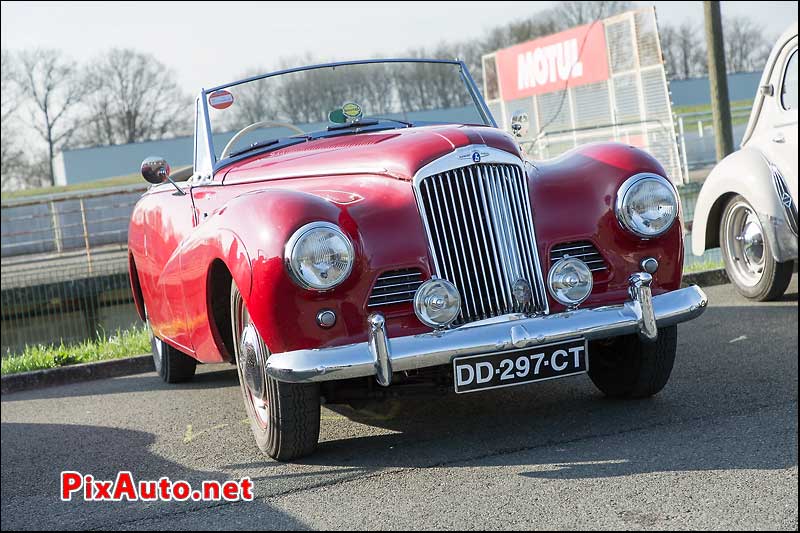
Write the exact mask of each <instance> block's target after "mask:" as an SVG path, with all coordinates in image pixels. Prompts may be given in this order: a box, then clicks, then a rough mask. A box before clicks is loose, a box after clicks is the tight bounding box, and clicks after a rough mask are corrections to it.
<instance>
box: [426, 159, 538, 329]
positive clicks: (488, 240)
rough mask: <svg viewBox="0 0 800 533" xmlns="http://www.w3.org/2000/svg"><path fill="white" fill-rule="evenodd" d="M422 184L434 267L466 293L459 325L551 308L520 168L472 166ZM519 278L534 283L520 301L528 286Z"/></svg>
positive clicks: (526, 188)
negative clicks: (548, 303)
mask: <svg viewBox="0 0 800 533" xmlns="http://www.w3.org/2000/svg"><path fill="white" fill-rule="evenodd" d="M416 186H417V198H418V202H419V204H420V211H421V212H422V217H423V219H424V221H425V223H426V229H427V232H428V240H429V243H430V247H431V252H432V255H433V259H434V262H435V265H434V266H435V269H436V271H437V272H438V275H439V277H441V278H444V279H447V280H448V281H451V282H452V283H453V284H454V285H455V286H456V287H457V288H458V290H459V292H460V294H461V314H460V316H459V318H458V319H457V321H456V324H463V323H465V322H471V321H475V320H481V319H485V318H490V317H494V316H499V315H503V314H508V313H546V312H547V299H546V295H545V289H544V284H543V281H542V275H541V271H540V265H539V259H538V254H537V251H536V238H535V236H534V231H533V216H532V213H531V206H530V201H529V196H528V183H527V179H526V178H525V176H524V175H523V172H522V168H521V167H520V166H518V165H514V164H473V165H470V166H467V167H462V168H458V169H455V170H448V171H445V172H440V173H438V174H434V175H432V176H428V177H425V178H423V179H421V180H419V181H418V182H417V185H416ZM519 280H524V281H525V282H527V286H528V287H530V290H529V291H528V296H529V297H528V298H527V301H526V298H524V297H523V298H521V300H520V299H519V298H518V296H519V295H520V293H521V292H522V294H524V286H525V285H526V284H525V283H522V284H521V286H522V287H523V288H522V289H520V283H519ZM515 286H516V287H517V291H516V294H517V296H515V290H514V289H515Z"/></svg>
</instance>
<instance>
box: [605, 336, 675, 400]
mask: <svg viewBox="0 0 800 533" xmlns="http://www.w3.org/2000/svg"><path fill="white" fill-rule="evenodd" d="M677 347H678V326H670V327H666V328H660V329H659V330H658V339H656V341H655V342H647V341H643V340H641V339H640V338H639V336H638V335H627V336H625V337H617V338H614V339H606V340H602V341H597V342H593V343H592V345H591V347H590V349H589V377H590V378H591V379H592V381H593V382H594V384H595V385H596V386H597V388H598V389H600V390H601V391H602V392H603V393H604V394H605V395H606V396H611V397H613V398H645V397H647V396H652V395H654V394H656V393H658V392H659V391H660V390H661V389H663V388H664V386H665V385H666V384H667V381H669V376H670V374H672V365H673V363H674V362H675V353H676V351H677Z"/></svg>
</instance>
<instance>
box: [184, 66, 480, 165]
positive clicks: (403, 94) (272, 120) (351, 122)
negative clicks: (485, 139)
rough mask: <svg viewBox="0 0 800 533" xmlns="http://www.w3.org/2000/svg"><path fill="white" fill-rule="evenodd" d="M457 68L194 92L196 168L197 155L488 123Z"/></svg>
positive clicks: (359, 72)
mask: <svg viewBox="0 0 800 533" xmlns="http://www.w3.org/2000/svg"><path fill="white" fill-rule="evenodd" d="M463 68H464V67H463V64H461V63H460V62H456V61H427V60H425V61H413V60H391V61H380V62H377V61H375V62H361V63H353V64H336V65H325V66H319V67H312V68H310V69H304V70H299V69H298V70H293V71H284V72H279V73H275V74H268V75H266V77H259V79H250V80H245V81H241V82H236V83H232V84H228V85H224V86H221V87H216V88H214V89H212V90H208V91H205V92H204V93H202V95H201V98H204V99H205V102H202V101H198V106H197V107H198V109H197V111H198V116H197V128H198V130H197V133H198V143H197V145H196V147H195V150H196V164H197V162H199V161H202V162H206V163H207V162H208V160H209V159H211V158H209V157H207V155H208V154H203V153H202V152H211V153H213V154H214V157H213V162H214V163H216V162H218V161H220V160H222V159H234V158H236V156H237V155H242V154H244V153H249V154H252V153H255V152H256V151H259V150H266V149H269V148H273V149H274V148H277V147H281V146H285V144H286V143H290V144H291V143H298V142H308V141H313V140H314V139H317V138H320V137H326V136H331V135H346V134H352V133H356V132H358V131H374V130H380V129H390V128H406V127H410V126H412V125H413V126H420V125H427V124H481V125H491V124H490V122H491V118H490V117H489V116H488V112H487V111H485V107H483V102H482V101H481V100H480V95H479V94H478V93H477V89H474V84H473V83H472V80H471V79H470V78H468V75H463V74H462V69H463ZM203 104H205V105H203ZM206 112H207V113H208V124H209V126H210V128H211V134H212V138H211V139H210V140H211V143H209V144H211V146H210V147H208V148H206V147H207V144H206V143H203V141H202V138H205V137H206V132H205V130H206V126H205V124H204V122H205V121H204V120H203V118H204V113H206ZM245 128H247V129H246V130H245ZM243 130H244V131H243ZM234 136H236V138H234ZM232 139H233V142H232V143H231V140H232ZM229 144H230V146H226V145H229ZM198 152H199V153H198ZM212 164H213V163H212Z"/></svg>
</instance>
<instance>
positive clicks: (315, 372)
mask: <svg viewBox="0 0 800 533" xmlns="http://www.w3.org/2000/svg"><path fill="white" fill-rule="evenodd" d="M651 281H652V278H651V277H650V275H649V274H647V273H638V274H634V275H633V276H631V278H630V280H629V292H630V296H631V299H630V301H628V302H625V303H624V304H622V305H614V306H606V307H598V308H595V309H579V310H570V311H565V312H563V313H558V314H554V315H546V316H527V315H505V316H501V317H496V318H492V319H489V320H483V321H480V322H472V323H469V324H465V325H463V326H461V327H458V328H453V329H445V330H438V331H432V332H430V333H422V334H419V335H410V336H407V337H397V338H394V339H389V337H388V336H387V334H386V323H385V320H384V317H383V315H382V314H380V313H374V314H372V315H370V316H369V319H368V322H369V324H368V325H369V341H368V342H362V343H356V344H348V345H346V346H335V347H332V348H320V349H313V350H297V351H293V352H285V353H280V354H272V355H270V357H269V359H268V360H267V373H268V374H269V375H270V376H272V377H273V378H275V379H277V380H280V381H285V382H289V383H309V382H317V381H329V380H339V379H350V378H358V377H364V376H376V379H377V381H378V383H379V384H381V385H384V386H388V385H390V384H391V381H392V373H393V372H403V371H408V370H416V369H419V368H426V367H430V366H438V365H446V364H449V363H450V361H451V360H452V358H453V357H458V356H464V355H478V354H488V353H493V352H502V351H505V350H511V349H516V348H525V347H529V346H536V345H537V344H547V343H552V342H558V341H562V340H566V339H571V338H575V337H585V338H586V339H588V340H593V339H603V338H608V337H616V336H619V335H628V334H632V333H638V334H639V336H640V337H642V338H643V339H645V340H649V341H654V340H655V339H656V337H657V335H658V328H662V327H666V326H672V325H674V324H678V323H679V322H685V321H687V320H691V319H693V318H697V317H698V316H700V315H701V314H702V313H703V311H705V308H706V305H707V303H708V298H707V297H706V295H705V293H703V291H702V290H701V289H700V288H699V287H697V286H691V287H687V288H685V289H679V290H676V291H673V292H668V293H665V294H660V295H658V296H652V295H651V292H650V283H651Z"/></svg>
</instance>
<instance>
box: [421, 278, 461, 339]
mask: <svg viewBox="0 0 800 533" xmlns="http://www.w3.org/2000/svg"><path fill="white" fill-rule="evenodd" d="M460 310H461V295H459V294H458V289H456V287H455V285H453V284H452V283H450V282H449V281H447V280H445V279H429V280H428V281H426V282H425V283H423V284H422V285H420V286H419V288H418V289H417V292H416V293H415V294H414V312H415V313H416V314H417V318H419V319H420V321H421V322H422V323H423V324H426V325H428V326H430V327H432V328H441V327H444V326H448V325H450V323H452V322H453V320H455V319H456V317H457V316H458V312H459V311H460Z"/></svg>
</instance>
